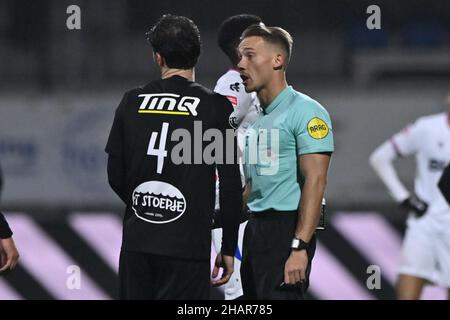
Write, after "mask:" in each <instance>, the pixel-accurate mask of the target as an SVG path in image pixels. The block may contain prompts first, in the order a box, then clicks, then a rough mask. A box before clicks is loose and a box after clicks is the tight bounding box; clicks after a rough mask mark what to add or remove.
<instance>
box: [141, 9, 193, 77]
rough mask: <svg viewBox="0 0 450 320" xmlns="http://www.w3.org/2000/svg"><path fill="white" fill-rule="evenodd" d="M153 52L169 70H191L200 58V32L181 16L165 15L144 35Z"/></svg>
mask: <svg viewBox="0 0 450 320" xmlns="http://www.w3.org/2000/svg"><path fill="white" fill-rule="evenodd" d="M146 36H147V40H148V41H149V42H150V44H151V45H152V47H153V52H155V53H156V52H157V53H159V54H160V55H161V56H162V57H163V58H164V59H165V61H166V64H167V66H168V67H169V68H177V69H192V68H193V67H194V66H195V65H196V64H197V61H198V57H199V56H200V47H201V40H200V32H199V30H198V28H197V26H196V25H195V23H194V22H193V21H192V20H191V19H189V18H186V17H183V16H174V15H171V14H165V15H163V16H162V17H161V19H159V20H158V22H156V24H155V25H154V26H153V27H152V28H151V29H150V31H149V32H147V33H146Z"/></svg>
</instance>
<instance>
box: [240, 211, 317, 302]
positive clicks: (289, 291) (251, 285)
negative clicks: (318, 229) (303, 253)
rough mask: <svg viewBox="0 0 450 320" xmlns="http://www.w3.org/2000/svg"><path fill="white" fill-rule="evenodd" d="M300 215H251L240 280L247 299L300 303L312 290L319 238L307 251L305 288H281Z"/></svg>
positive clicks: (314, 239) (282, 213)
mask: <svg viewBox="0 0 450 320" xmlns="http://www.w3.org/2000/svg"><path fill="white" fill-rule="evenodd" d="M297 216H298V213H297V211H283V212H281V211H269V212H263V213H253V214H251V215H250V219H249V221H248V224H247V227H246V229H245V233H244V242H243V248H242V251H243V253H242V264H241V280H242V288H243V291H244V299H263V300H301V299H304V294H305V292H306V290H307V289H308V287H309V275H310V273H311V263H312V260H313V257H314V253H315V251H316V237H315V236H313V238H312V239H311V241H310V245H309V248H308V250H307V254H308V258H309V262H308V267H307V270H306V281H305V282H304V283H303V285H302V287H296V288H286V287H284V288H280V284H281V283H282V282H284V266H285V263H286V260H287V259H288V257H289V255H290V253H291V242H292V239H293V237H294V233H295V228H296V224H297Z"/></svg>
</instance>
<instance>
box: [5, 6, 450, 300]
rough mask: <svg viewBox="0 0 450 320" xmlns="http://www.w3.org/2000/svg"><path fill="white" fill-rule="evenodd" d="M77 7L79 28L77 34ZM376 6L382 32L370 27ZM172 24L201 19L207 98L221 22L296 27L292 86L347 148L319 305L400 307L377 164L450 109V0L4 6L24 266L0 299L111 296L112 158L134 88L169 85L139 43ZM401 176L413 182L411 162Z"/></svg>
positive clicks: (114, 244) (9, 170)
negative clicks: (382, 154)
mask: <svg viewBox="0 0 450 320" xmlns="http://www.w3.org/2000/svg"><path fill="white" fill-rule="evenodd" d="M72 4H76V5H78V6H80V8H81V26H82V29H81V30H73V31H71V30H68V29H67V28H66V19H67V17H68V14H66V8H67V7H68V6H69V5H72ZM372 4H376V5H378V6H380V8H381V27H382V29H381V30H368V29H367V27H366V19H367V18H368V16H369V14H367V13H366V8H367V7H368V6H369V5H372ZM163 13H172V14H180V15H185V16H188V17H190V18H192V19H193V20H194V21H195V22H196V23H197V24H198V26H199V29H200V32H201V34H202V41H203V51H202V55H201V57H200V62H199V64H198V68H197V81H198V82H200V83H202V84H204V85H206V86H208V87H213V86H214V84H215V81H216V79H217V78H218V77H219V76H220V75H221V74H222V73H224V72H225V71H226V70H227V68H228V61H227V59H226V57H225V56H224V55H223V54H222V53H221V52H220V50H219V49H218V46H217V44H216V32H217V29H218V27H219V24H220V22H221V21H222V20H223V19H225V18H226V17H228V16H230V15H233V14H237V13H254V14H258V15H260V16H261V17H262V18H263V20H264V21H265V23H266V24H267V25H279V26H282V27H284V28H285V29H287V30H288V31H290V32H291V34H292V35H293V37H294V52H293V57H292V60H291V64H290V66H289V68H288V73H287V74H288V81H289V82H290V84H292V85H294V87H295V88H296V89H297V90H300V91H303V92H305V93H306V94H309V95H311V96H313V97H314V98H316V99H317V100H319V101H320V102H321V103H322V104H323V105H324V106H325V107H326V108H327V109H328V111H329V112H330V114H331V117H332V120H333V122H334V133H335V141H336V152H335V154H334V156H333V161H332V166H331V171H330V174H329V183H328V189H327V194H326V196H327V203H328V213H329V215H328V229H327V231H325V232H322V233H320V234H319V242H320V243H319V247H318V250H317V254H316V258H315V260H314V264H313V265H314V267H313V271H312V281H311V283H312V284H311V289H310V291H309V296H310V298H311V299H393V298H394V287H393V285H394V282H395V278H396V267H397V263H398V259H399V250H400V244H401V238H402V233H403V230H404V221H405V217H406V213H405V212H402V211H401V210H399V209H398V208H397V207H396V206H395V204H394V203H393V201H392V200H391V199H390V197H389V196H388V194H387V192H386V190H385V188H384V187H383V185H382V184H381V182H380V181H379V180H378V179H377V178H376V176H375V175H374V173H373V172H372V170H371V169H370V167H369V165H368V156H369V154H370V152H371V151H372V150H373V149H374V148H375V147H376V146H378V145H379V144H380V143H381V142H382V141H384V140H385V139H387V138H389V137H390V136H391V135H392V134H393V133H395V132H397V131H399V130H400V129H401V128H402V127H404V126H405V125H407V124H408V123H409V122H411V121H413V120H414V119H415V118H417V117H418V116H421V115H424V114H432V113H437V112H441V111H442V110H444V108H445V98H446V95H447V93H448V92H449V90H450V85H449V80H450V2H449V1H445V0H442V1H438V0H433V1H418V0H411V1H402V0H399V1H387V0H385V1H365V0H361V1H350V0H342V1H334V0H321V1H299V0H295V1H294V0H292V1H288V0H278V1H261V0H258V1H256V0H248V1H237V0H229V1H213V0H199V1H194V0H191V1H179V0H166V1H152V0H147V1H124V0H120V1H106V0H96V1H87V0H84V1H80V0H71V1H65V0H64V1H56V0H48V1H45V0H40V1H31V0H30V1H27V0H15V1H13V0H0V75H1V76H0V162H1V165H2V168H3V171H4V175H5V177H4V178H5V188H4V192H3V197H2V210H3V211H5V212H6V215H7V218H8V220H9V221H10V224H11V225H12V228H13V229H14V231H15V240H16V242H17V245H18V248H19V250H20V251H21V261H20V265H19V266H18V267H17V268H16V269H15V271H14V272H12V273H10V274H9V275H7V276H5V277H2V278H0V299H110V298H115V297H116V282H117V259H118V253H119V247H120V241H121V221H120V219H121V214H122V211H123V205H122V204H121V203H120V202H119V201H118V198H117V197H116V196H115V195H114V194H113V193H112V191H111V190H110V188H109V186H108V184H107V178H106V169H105V164H106V154H105V153H104V151H103V149H104V146H105V143H106V139H107V135H108V133H109V129H110V126H111V123H112V118H113V114H114V110H115V108H116V106H117V105H118V103H119V101H120V98H121V96H122V94H123V92H124V91H125V90H128V89H130V88H132V87H136V86H139V85H141V84H143V83H145V82H147V81H150V80H152V79H154V78H157V77H158V76H159V74H158V70H157V69H156V67H155V66H154V65H153V62H152V57H151V48H150V46H149V45H148V44H147V43H146V41H145V36H144V33H145V32H146V31H147V30H148V28H149V26H151V24H152V23H153V22H155V21H156V19H157V18H158V17H159V16H160V15H161V14H163ZM397 167H398V169H399V174H400V176H401V178H402V179H403V181H405V182H406V184H407V185H408V186H409V187H412V182H413V176H414V162H413V160H412V159H407V160H402V161H401V163H400V165H399V166H397ZM71 265H76V266H79V267H80V268H81V270H82V283H81V284H82V286H81V289H80V290H69V289H67V287H66V281H67V278H68V277H69V276H70V269H69V270H68V267H69V266H71ZM369 265H378V266H379V267H380V268H381V289H379V290H369V289H368V288H367V287H366V281H367V278H368V277H369V276H370V274H368V273H367V267H368V266H369ZM213 297H214V298H220V292H214V293H213ZM424 298H429V299H443V298H445V290H444V289H442V288H434V287H429V288H428V289H427V290H426V292H425V295H424Z"/></svg>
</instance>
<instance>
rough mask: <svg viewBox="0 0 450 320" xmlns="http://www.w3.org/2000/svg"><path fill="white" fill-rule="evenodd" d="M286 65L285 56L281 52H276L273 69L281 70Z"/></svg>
mask: <svg viewBox="0 0 450 320" xmlns="http://www.w3.org/2000/svg"><path fill="white" fill-rule="evenodd" d="M283 66H284V56H283V55H282V54H281V53H276V54H275V56H274V58H273V69H274V70H281V69H283Z"/></svg>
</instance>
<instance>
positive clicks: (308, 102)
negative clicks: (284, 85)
mask: <svg viewBox="0 0 450 320" xmlns="http://www.w3.org/2000/svg"><path fill="white" fill-rule="evenodd" d="M293 95H294V100H293V103H292V104H291V105H292V108H291V110H292V111H293V112H296V113H302V114H324V115H327V116H328V111H327V110H326V109H325V108H324V107H323V106H322V104H321V103H320V102H318V101H317V100H315V99H313V98H311V97H310V96H308V95H307V94H304V93H302V92H300V91H296V90H293Z"/></svg>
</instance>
